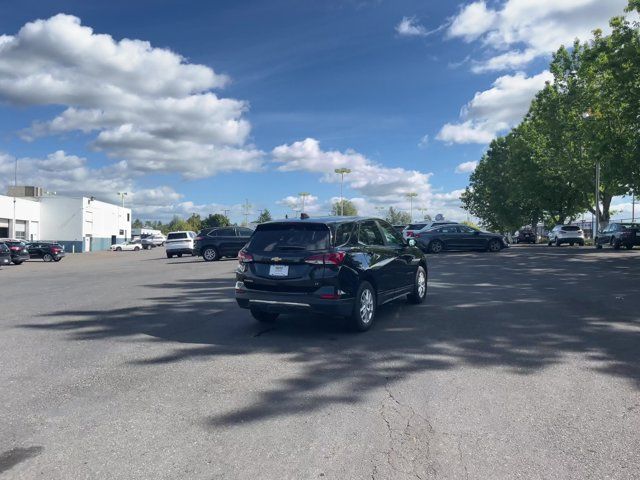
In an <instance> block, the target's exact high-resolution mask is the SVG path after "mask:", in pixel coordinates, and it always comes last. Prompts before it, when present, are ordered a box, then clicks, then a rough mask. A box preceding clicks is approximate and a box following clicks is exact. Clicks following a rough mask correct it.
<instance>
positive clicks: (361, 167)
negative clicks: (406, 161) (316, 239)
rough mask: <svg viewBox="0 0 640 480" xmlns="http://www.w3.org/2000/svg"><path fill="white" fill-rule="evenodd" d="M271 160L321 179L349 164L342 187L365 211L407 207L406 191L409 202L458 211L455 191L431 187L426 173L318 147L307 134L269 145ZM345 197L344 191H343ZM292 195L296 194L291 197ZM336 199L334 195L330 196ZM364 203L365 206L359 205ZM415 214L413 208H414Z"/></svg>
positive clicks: (336, 179) (332, 177)
mask: <svg viewBox="0 0 640 480" xmlns="http://www.w3.org/2000/svg"><path fill="white" fill-rule="evenodd" d="M272 156H273V160H274V162H276V163H277V164H279V167H278V170H280V171H284V172H288V171H289V172H290V171H305V172H311V173H317V174H319V175H321V181H324V182H332V183H337V182H339V181H340V177H339V175H337V174H335V173H334V170H335V169H336V168H342V167H346V168H350V169H351V170H352V173H350V174H347V175H345V177H344V182H345V189H346V188H349V189H351V190H353V191H355V192H357V193H358V194H359V196H358V197H356V198H357V199H358V200H356V201H357V202H358V203H357V204H356V205H357V206H358V210H359V211H361V212H365V213H367V214H377V211H375V207H376V206H384V207H386V208H388V207H390V206H394V207H395V208H400V209H403V210H407V211H408V210H409V207H410V201H409V200H408V198H407V197H406V194H407V193H408V192H415V193H417V194H418V197H416V198H415V199H414V201H413V206H414V207H415V208H416V209H417V207H419V206H421V207H424V208H426V209H427V210H429V211H430V212H435V213H447V214H458V215H459V212H461V210H460V208H459V204H460V201H459V197H460V193H459V192H449V193H442V192H436V191H434V190H433V187H432V186H431V184H430V178H431V174H430V173H422V172H420V171H417V170H407V169H405V168H401V167H386V166H383V165H380V164H379V163H376V162H373V161H372V160H370V159H368V158H367V157H365V156H364V155H362V154H360V153H358V152H356V151H354V150H346V151H344V152H340V151H335V150H329V151H326V150H322V149H321V148H320V143H319V142H318V140H316V139H313V138H307V139H305V140H302V141H299V142H295V143H292V144H289V145H280V146H279V147H276V148H274V149H273V152H272ZM345 197H346V198H348V196H347V195H345ZM291 198H292V199H295V198H296V197H291ZM332 200H333V201H335V200H337V197H334V198H333V199H332ZM365 203H366V205H367V208H366V209H365V208H361V207H363V205H364V204H365ZM330 208H331V201H329V202H328V203H326V204H323V207H322V208H321V211H322V212H325V211H326V212H328V211H329V210H330ZM414 214H415V215H418V213H417V210H416V211H414Z"/></svg>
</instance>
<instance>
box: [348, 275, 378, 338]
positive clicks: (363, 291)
mask: <svg viewBox="0 0 640 480" xmlns="http://www.w3.org/2000/svg"><path fill="white" fill-rule="evenodd" d="M376 310H377V307H376V292H375V290H374V289H373V287H372V286H371V284H370V283H369V282H362V283H361V284H360V287H359V288H358V293H357V294H356V301H355V305H354V306H353V313H352V314H351V327H352V328H353V329H354V330H355V331H357V332H366V331H367V330H369V329H370V328H371V325H373V322H374V320H375V317H376Z"/></svg>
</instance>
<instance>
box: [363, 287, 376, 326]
mask: <svg viewBox="0 0 640 480" xmlns="http://www.w3.org/2000/svg"><path fill="white" fill-rule="evenodd" d="M373 309H374V305H373V294H372V293H371V290H369V289H368V288H365V289H364V290H363V291H362V293H361V294H360V319H361V320H362V323H364V324H365V325H368V324H369V323H371V320H372V319H373Z"/></svg>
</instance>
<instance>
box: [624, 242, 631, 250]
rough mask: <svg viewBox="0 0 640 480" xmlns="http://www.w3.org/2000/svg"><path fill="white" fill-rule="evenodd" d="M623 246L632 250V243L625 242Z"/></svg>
mask: <svg viewBox="0 0 640 480" xmlns="http://www.w3.org/2000/svg"><path fill="white" fill-rule="evenodd" d="M625 247H627V250H633V245H632V244H630V243H627V244H626V245H625Z"/></svg>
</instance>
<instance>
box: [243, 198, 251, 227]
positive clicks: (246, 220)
mask: <svg viewBox="0 0 640 480" xmlns="http://www.w3.org/2000/svg"><path fill="white" fill-rule="evenodd" d="M250 207H251V205H249V199H248V198H245V200H244V212H243V215H244V226H245V227H246V226H247V225H249V208H250Z"/></svg>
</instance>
